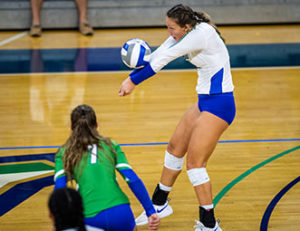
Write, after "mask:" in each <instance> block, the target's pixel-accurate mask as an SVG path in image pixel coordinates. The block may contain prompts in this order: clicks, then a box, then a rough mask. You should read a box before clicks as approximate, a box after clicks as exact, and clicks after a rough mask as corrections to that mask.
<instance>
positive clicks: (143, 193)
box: [119, 169, 155, 217]
mask: <svg viewBox="0 0 300 231" xmlns="http://www.w3.org/2000/svg"><path fill="white" fill-rule="evenodd" d="M119 172H120V173H121V174H122V175H123V177H124V178H125V179H127V180H126V181H127V183H128V186H129V188H130V189H131V191H132V192H133V193H134V195H135V196H136V198H137V199H138V200H139V201H140V202H141V204H142V206H143V207H144V209H145V211H146V214H147V216H148V217H149V216H150V215H152V214H153V213H155V209H154V207H153V204H152V201H151V199H150V196H149V194H148V192H147V189H146V187H145V185H144V184H143V182H142V181H141V179H140V178H139V177H138V176H137V175H136V174H135V172H134V171H133V170H132V169H122V170H119Z"/></svg>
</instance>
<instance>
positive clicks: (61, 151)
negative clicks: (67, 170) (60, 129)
mask: <svg viewBox="0 0 300 231" xmlns="http://www.w3.org/2000/svg"><path fill="white" fill-rule="evenodd" d="M65 151H66V147H65V145H62V146H60V147H59V148H58V150H57V152H56V154H55V155H56V156H62V155H63V154H64V153H65Z"/></svg>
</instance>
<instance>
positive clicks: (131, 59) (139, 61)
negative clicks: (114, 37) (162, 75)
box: [121, 39, 151, 68]
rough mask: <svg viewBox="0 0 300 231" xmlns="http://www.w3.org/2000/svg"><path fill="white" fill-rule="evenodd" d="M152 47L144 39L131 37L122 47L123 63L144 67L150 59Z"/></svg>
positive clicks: (134, 66)
mask: <svg viewBox="0 0 300 231" xmlns="http://www.w3.org/2000/svg"><path fill="white" fill-rule="evenodd" d="M150 55H151V49H150V47H149V45H148V44H147V43H146V42H145V41H144V40H142V39H130V40H128V41H127V42H126V43H125V44H124V45H123V47H122V49H121V57H122V61H123V63H124V64H125V65H126V66H127V67H129V68H142V67H144V66H145V65H146V64H147V63H148V62H149V60H150Z"/></svg>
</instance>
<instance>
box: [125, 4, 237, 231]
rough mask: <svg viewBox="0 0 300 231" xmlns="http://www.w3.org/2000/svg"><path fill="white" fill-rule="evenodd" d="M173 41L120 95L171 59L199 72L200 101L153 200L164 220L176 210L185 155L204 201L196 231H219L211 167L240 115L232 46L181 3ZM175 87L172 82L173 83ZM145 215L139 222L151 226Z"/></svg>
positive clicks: (180, 131)
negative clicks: (175, 190) (174, 197)
mask: <svg viewBox="0 0 300 231" xmlns="http://www.w3.org/2000/svg"><path fill="white" fill-rule="evenodd" d="M165 21H166V26H167V29H168V32H169V35H170V37H169V38H168V39H167V40H166V41H165V42H164V43H163V44H162V45H161V46H160V47H159V48H158V49H156V50H155V51H154V52H153V54H152V55H151V58H150V62H149V63H148V64H147V65H146V66H145V67H144V68H143V69H138V70H135V71H133V72H132V73H131V74H130V76H129V77H128V78H127V79H126V80H124V81H123V83H122V85H121V87H120V91H119V95H120V96H125V95H128V94H130V93H131V92H132V91H133V90H134V88H135V86H136V85H138V84H140V83H141V82H143V81H144V80H146V79H148V78H149V77H151V76H153V75H155V74H156V73H157V72H159V71H160V70H161V69H162V68H163V67H164V66H165V65H167V64H168V63H169V62H171V61H172V60H174V59H176V58H178V57H180V56H185V55H187V57H188V61H190V62H191V63H192V64H194V65H195V66H196V68H197V72H198V81H197V86H196V92H197V94H198V102H196V103H195V104H193V105H192V106H191V107H190V108H188V109H187V111H186V112H185V114H184V115H183V117H182V118H181V120H180V121H179V124H178V125H177V128H176V129H175V131H174V133H173V135H172V137H171V139H170V141H169V144H168V147H167V150H166V152H165V161H164V167H163V171H162V175H161V179H160V182H159V184H158V185H157V187H156V189H155V191H154V193H153V196H152V202H153V204H154V206H155V208H156V210H157V211H158V215H159V216H160V217H161V218H162V217H165V216H168V215H170V214H171V213H172V212H173V210H172V208H171V206H170V205H169V204H168V194H169V192H170V191H171V189H172V186H173V184H174V183H175V180H176V178H177V176H178V175H179V173H180V172H181V170H182V167H183V158H184V156H185V155H186V159H187V161H186V168H187V174H188V178H189V180H190V181H191V183H192V185H193V186H194V190H195V193H196V196H197V199H198V202H199V219H200V221H197V224H196V226H195V228H196V229H195V230H197V231H200V230H203V231H204V230H205V231H206V230H207V231H208V230H214V231H217V230H218V231H220V230H221V228H220V226H219V224H218V222H216V219H215V216H214V205H213V199H212V186H211V181H210V178H209V176H208V173H207V170H206V166H207V163H208V160H209V158H210V156H211V154H212V153H213V151H214V149H215V147H216V145H217V142H218V140H219V138H220V136H221V135H222V133H223V132H224V131H225V130H226V129H227V128H228V126H229V125H230V124H231V123H232V121H233V119H234V117H235V102H234V96H233V88H234V86H233V83H232V76H231V71H230V62H229V55H228V51H227V48H226V46H225V44H224V41H223V39H222V37H221V35H220V32H219V31H218V29H217V27H216V26H215V25H214V24H213V23H212V21H211V20H210V18H209V16H208V15H207V14H205V13H203V12H195V11H193V10H192V9H191V8H190V7H188V6H184V5H182V4H179V5H176V6H174V7H172V8H171V9H170V10H169V11H168V12H167V14H166V19H165ZM170 85H172V83H170ZM146 218H147V217H146V214H145V213H143V214H141V216H139V217H138V218H137V219H136V222H137V225H142V224H146V223H147V219H146Z"/></svg>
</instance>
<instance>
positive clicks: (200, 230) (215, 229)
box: [194, 220, 222, 231]
mask: <svg viewBox="0 0 300 231" xmlns="http://www.w3.org/2000/svg"><path fill="white" fill-rule="evenodd" d="M195 221H196V223H197V224H196V225H195V226H194V228H196V229H195V231H222V229H221V228H220V226H219V223H220V221H217V222H216V225H215V227H213V228H208V227H205V226H204V225H203V224H202V223H201V222H200V221H197V220H195Z"/></svg>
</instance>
